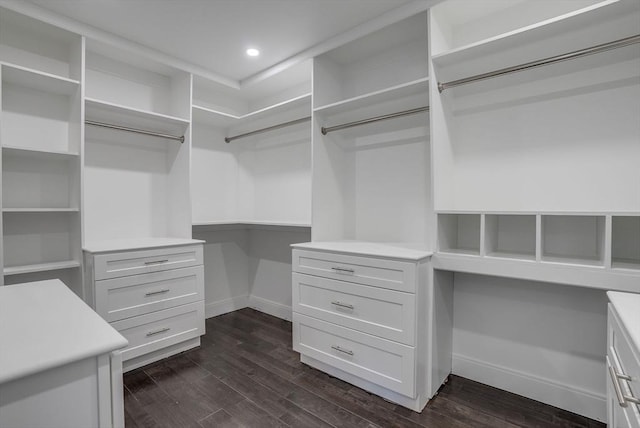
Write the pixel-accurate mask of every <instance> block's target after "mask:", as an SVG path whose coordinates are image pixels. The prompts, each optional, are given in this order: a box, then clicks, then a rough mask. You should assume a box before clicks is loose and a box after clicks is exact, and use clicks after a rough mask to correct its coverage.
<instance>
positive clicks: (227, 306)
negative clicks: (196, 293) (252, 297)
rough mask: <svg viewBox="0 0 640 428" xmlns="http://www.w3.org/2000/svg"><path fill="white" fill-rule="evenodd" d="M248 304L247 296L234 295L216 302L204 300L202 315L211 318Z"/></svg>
mask: <svg viewBox="0 0 640 428" xmlns="http://www.w3.org/2000/svg"><path fill="white" fill-rule="evenodd" d="M248 306H249V296H236V297H231V298H229V299H225V300H218V301H216V302H206V303H205V306H204V317H205V318H211V317H216V316H218V315H222V314H226V313H228V312H233V311H237V310H239V309H244V308H246V307H248Z"/></svg>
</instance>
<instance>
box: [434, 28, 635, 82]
mask: <svg viewBox="0 0 640 428" xmlns="http://www.w3.org/2000/svg"><path fill="white" fill-rule="evenodd" d="M634 43H640V34H637V35H635V36H631V37H625V38H624V39H619V40H615V41H613V42H608V43H603V44H601V45H597V46H592V47H590V48H586V49H580V50H577V51H573V52H569V53H566V54H562V55H556V56H551V57H548V58H544V59H540V60H537V61H531V62H527V63H524V64H520V65H516V66H513V67H506V68H501V69H500V70H495V71H490V72H488V73H482V74H476V75H475V76H471V77H465V78H464V79H458V80H452V81H450V82H444V83H442V82H438V90H439V91H440V92H442V91H444V90H445V89H449V88H453V87H455V86H460V85H466V84H467V83H472V82H477V81H479V80H485V79H491V78H493V77H498V76H503V75H505V74H510V73H515V72H518V71H523V70H529V69H531V68H537V67H542V66H544V65H549V64H555V63H557V62H561V61H568V60H570V59H575V58H580V57H583V56H587V55H593V54H597V53H600V52H605V51H608V50H611V49H617V48H622V47H625V46H629V45H632V44H634Z"/></svg>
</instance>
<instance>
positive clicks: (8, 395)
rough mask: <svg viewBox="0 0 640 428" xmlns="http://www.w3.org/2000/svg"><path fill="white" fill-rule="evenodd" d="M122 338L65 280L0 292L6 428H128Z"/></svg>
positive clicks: (2, 421)
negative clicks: (68, 286) (121, 351)
mask: <svg viewBox="0 0 640 428" xmlns="http://www.w3.org/2000/svg"><path fill="white" fill-rule="evenodd" d="M126 345H127V341H126V340H125V338H124V337H122V335H120V334H119V333H118V332H117V331H115V330H114V329H113V328H112V327H111V326H109V324H107V323H106V322H105V321H104V320H103V319H102V318H100V317H99V316H98V315H96V313H95V312H94V311H92V310H91V308H89V306H87V305H86V304H85V303H84V302H83V301H82V300H81V299H80V298H78V297H77V296H76V295H75V294H74V293H73V292H72V291H71V290H69V288H67V286H65V285H64V284H63V283H62V282H61V281H60V280H57V279H53V280H47V281H38V282H30V283H24V284H16V285H9V286H6V287H0V427H7V428H10V427H33V428H36V427H48V428H49V427H83V428H92V427H101V428H107V427H122V428H124V405H123V394H122V392H123V389H122V388H123V386H122V360H121V354H120V351H118V349H121V348H123V347H125V346H126Z"/></svg>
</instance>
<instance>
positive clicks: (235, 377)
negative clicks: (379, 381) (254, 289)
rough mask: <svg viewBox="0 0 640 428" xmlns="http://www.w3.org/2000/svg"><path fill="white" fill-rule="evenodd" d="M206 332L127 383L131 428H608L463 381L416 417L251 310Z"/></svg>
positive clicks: (215, 322)
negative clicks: (339, 375) (194, 345)
mask: <svg viewBox="0 0 640 428" xmlns="http://www.w3.org/2000/svg"><path fill="white" fill-rule="evenodd" d="M206 325H207V334H206V335H205V336H203V337H202V346H201V347H200V348H198V349H194V350H191V351H187V352H184V353H182V354H179V355H177V356H174V357H171V358H168V359H166V360H162V361H159V362H157V363H154V364H151V365H149V366H146V367H143V368H141V369H138V370H134V371H132V372H129V373H127V374H125V377H124V383H125V391H124V399H125V422H126V427H127V428H136V427H171V428H179V427H188V428H203V427H235V428H237V427H248V428H249V427H259V428H264V427H304V428H307V427H310V428H313V427H344V428H346V427H406V428H419V427H437V428H440V427H443V428H448V427H452V428H456V427H474V428H483V427H492V428H500V427H572V428H578V427H589V428H594V427H604V426H605V425H604V424H601V423H599V422H596V421H593V420H590V419H587V418H585V417H582V416H579V415H575V414H573V413H569V412H566V411H564V410H560V409H557V408H555V407H551V406H547V405H545V404H542V403H539V402H536V401H533V400H529V399H527V398H523V397H520V396H517V395H514V394H510V393H508V392H504V391H501V390H498V389H495V388H491V387H488V386H486V385H482V384H479V383H477V382H473V381H470V380H467V379H464V378H461V377H457V376H450V379H449V382H447V383H446V384H445V386H443V387H442V388H441V390H440V392H439V393H438V395H437V396H436V397H435V398H434V399H433V400H431V402H429V404H428V405H427V407H426V408H425V410H424V411H423V412H422V413H415V412H412V411H410V410H408V409H405V408H403V407H400V406H397V405H395V404H392V403H389V402H387V401H384V400H383V399H381V398H379V397H377V396H375V395H372V394H369V393H367V392H366V391H363V390H361V389H359V388H357V387H355V386H352V385H350V384H348V383H345V382H342V381H340V380H338V379H335V378H332V377H330V376H328V375H326V374H324V373H322V372H319V371H317V370H315V369H312V368H310V367H308V366H305V365H303V364H301V363H300V362H299V355H298V354H297V353H296V352H294V351H293V350H292V349H291V323H289V322H287V321H284V320H281V319H278V318H274V317H271V316H269V315H266V314H263V313H261V312H257V311H254V310H252V309H242V310H240V311H236V312H232V313H229V314H226V315H221V316H219V317H215V318H210V319H208V320H207V322H206Z"/></svg>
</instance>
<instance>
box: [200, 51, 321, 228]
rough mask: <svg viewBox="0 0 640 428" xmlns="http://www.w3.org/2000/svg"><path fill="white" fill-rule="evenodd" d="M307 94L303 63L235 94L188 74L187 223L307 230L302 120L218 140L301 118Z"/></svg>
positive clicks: (307, 154)
mask: <svg viewBox="0 0 640 428" xmlns="http://www.w3.org/2000/svg"><path fill="white" fill-rule="evenodd" d="M310 92H311V63H310V61H306V62H303V63H300V64H298V65H297V66H294V67H291V68H289V69H287V70H286V71H284V72H282V73H279V74H277V75H275V76H272V77H265V78H264V79H261V80H260V79H258V80H257V81H255V82H248V83H243V85H242V86H241V87H240V88H231V87H228V86H225V85H223V84H220V83H217V82H213V81H210V80H207V79H205V78H202V77H199V76H194V91H193V94H194V100H193V150H194V156H193V160H192V165H193V166H192V176H193V180H192V187H193V190H192V191H193V194H194V197H193V198H192V201H193V224H194V225H200V229H201V228H202V227H203V225H208V226H209V227H213V228H219V227H222V226H223V225H235V226H234V227H239V225H245V226H247V227H249V226H251V225H254V226H255V225H264V226H266V225H274V226H278V225H295V227H297V226H298V225H307V226H308V225H309V224H310V221H311V220H310V218H311V213H310V211H311V206H310V205H311V142H310V132H309V122H308V121H302V122H301V123H297V124H293V125H290V126H285V127H282V128H279V129H271V130H269V131H267V132H260V133H257V134H254V135H251V136H246V137H241V138H238V139H235V138H234V139H232V140H230V141H229V142H226V141H225V138H226V137H235V136H237V135H241V134H245V133H248V132H253V131H258V130H261V129H264V128H270V127H273V126H279V125H281V124H283V123H287V122H290V121H296V120H298V119H303V118H308V117H309V116H310V115H311V94H310ZM205 195H206V196H205ZM221 202H222V203H221Z"/></svg>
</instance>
